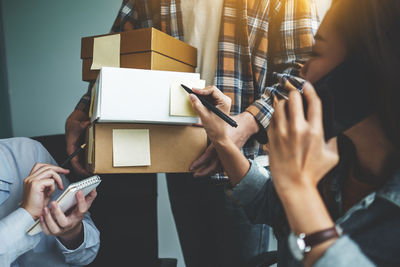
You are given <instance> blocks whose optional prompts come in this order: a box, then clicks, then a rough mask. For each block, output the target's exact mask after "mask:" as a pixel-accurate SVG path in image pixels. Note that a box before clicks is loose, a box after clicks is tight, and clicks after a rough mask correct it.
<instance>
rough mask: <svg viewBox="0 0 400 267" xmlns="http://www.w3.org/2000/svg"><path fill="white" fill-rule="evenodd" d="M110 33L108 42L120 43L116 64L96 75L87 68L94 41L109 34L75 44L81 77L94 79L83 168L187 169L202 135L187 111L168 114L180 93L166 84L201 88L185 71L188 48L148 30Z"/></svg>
mask: <svg viewBox="0 0 400 267" xmlns="http://www.w3.org/2000/svg"><path fill="white" fill-rule="evenodd" d="M118 35H119V36H115V35H112V36H111V37H112V38H115V37H117V38H120V39H119V40H118V42H120V45H119V46H120V47H119V51H117V54H118V55H119V56H120V58H119V60H120V61H119V66H112V67H107V65H105V66H100V67H101V70H97V69H93V66H94V65H95V64H94V63H95V62H96V61H97V60H96V59H95V58H93V57H94V54H96V53H95V50H96V45H95V43H96V42H97V41H98V40H101V38H104V37H106V38H107V37H108V36H110V35H103V36H94V37H86V38H83V39H82V53H81V58H82V60H83V64H82V79H83V80H85V81H93V80H96V82H95V83H94V86H93V88H92V102H91V107H90V112H89V113H90V115H91V119H92V122H93V123H92V126H91V127H89V129H88V132H87V141H88V149H87V168H88V169H89V170H90V171H92V172H94V173H157V172H189V166H190V164H191V163H192V162H193V160H195V159H196V158H197V157H198V156H199V155H200V154H201V153H202V152H203V151H204V149H205V148H206V145H207V136H206V133H205V131H204V129H202V128H200V127H195V126H191V125H192V124H193V123H196V122H197V121H198V118H197V116H195V114H180V113H179V110H178V111H176V110H173V107H174V106H175V107H177V106H178V107H179V108H180V107H181V105H180V104H182V101H183V100H182V99H180V100H179V101H181V102H176V98H177V97H178V96H179V94H181V91H179V90H178V91H177V92H175V91H173V90H177V89H173V87H174V86H175V87H176V86H177V84H178V85H179V83H187V84H189V86H190V85H191V86H193V87H202V86H204V81H201V80H200V77H199V75H198V74H195V73H193V72H194V70H195V67H196V60H197V51H196V49H195V48H194V47H191V46H189V45H187V44H185V43H183V42H181V41H179V40H176V39H175V38H172V37H171V36H169V35H167V34H164V33H162V32H160V31H158V30H155V29H153V28H149V29H140V30H134V31H129V32H123V33H120V34H118ZM97 38H100V39H97ZM96 39H97V40H96ZM110 53H114V54H115V51H111V52H110ZM97 67H98V68H99V66H97ZM116 67H121V68H116ZM128 68H133V69H128ZM152 70H159V71H152ZM165 70H167V71H165ZM182 91H183V90H182ZM174 92H175V93H174ZM174 94H177V95H176V96H174ZM180 97H182V96H180ZM178 98H179V97H178ZM185 101H187V100H185ZM186 104H187V103H186ZM174 112H175V113H174Z"/></svg>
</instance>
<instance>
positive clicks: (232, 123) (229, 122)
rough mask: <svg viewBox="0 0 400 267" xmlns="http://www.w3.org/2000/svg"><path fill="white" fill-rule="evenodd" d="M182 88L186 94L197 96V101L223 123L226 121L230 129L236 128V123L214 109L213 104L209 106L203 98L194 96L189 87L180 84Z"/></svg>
mask: <svg viewBox="0 0 400 267" xmlns="http://www.w3.org/2000/svg"><path fill="white" fill-rule="evenodd" d="M181 86H182V88H183V89H185V91H186V92H188V93H189V94H194V95H195V96H197V97H198V98H199V100H200V101H201V103H202V104H203V105H204V106H205V107H206V108H208V109H209V110H210V111H212V112H214V113H215V115H217V116H218V117H220V118H221V119H223V120H224V121H226V122H227V123H228V124H229V125H230V126H232V127H235V128H236V127H238V125H237V123H236V121H234V120H232V119H231V118H230V117H229V116H228V115H226V114H225V113H223V112H222V111H221V110H219V109H218V108H217V107H215V106H214V105H213V104H211V103H210V102H208V101H207V100H205V99H204V98H203V96H201V95H198V94H196V93H195V92H193V91H192V89H190V88H189V87H187V86H185V85H183V84H181Z"/></svg>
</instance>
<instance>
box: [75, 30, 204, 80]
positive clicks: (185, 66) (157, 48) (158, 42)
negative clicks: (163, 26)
mask: <svg viewBox="0 0 400 267" xmlns="http://www.w3.org/2000/svg"><path fill="white" fill-rule="evenodd" d="M117 34H120V35H121V48H120V54H121V56H120V67H121V68H137V69H151V70H167V71H181V72H195V69H196V66H197V49H196V48H194V47H192V46H190V45H188V44H186V43H184V42H182V41H179V40H177V39H175V38H173V37H171V36H169V35H168V34H166V33H163V32H161V31H159V30H156V29H154V28H146V29H138V30H132V31H126V32H121V33H117ZM100 36H105V35H99V36H91V37H85V38H82V49H81V59H82V80H84V81H94V80H96V78H97V75H98V73H99V71H98V70H90V67H91V65H92V59H93V39H94V38H95V37H100Z"/></svg>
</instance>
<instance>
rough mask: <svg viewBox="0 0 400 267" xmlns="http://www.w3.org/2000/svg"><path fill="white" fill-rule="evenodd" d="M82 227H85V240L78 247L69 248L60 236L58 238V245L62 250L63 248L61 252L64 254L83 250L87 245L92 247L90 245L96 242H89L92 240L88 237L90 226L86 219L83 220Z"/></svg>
mask: <svg viewBox="0 0 400 267" xmlns="http://www.w3.org/2000/svg"><path fill="white" fill-rule="evenodd" d="M82 228H83V242H82V244H80V245H79V247H77V248H76V249H69V248H67V247H66V246H64V244H63V243H62V242H61V241H60V240H59V239H58V238H56V240H57V245H58V247H59V248H60V250H61V252H62V253H63V254H73V253H77V252H80V251H83V250H84V249H86V248H87V247H90V246H92V245H94V244H89V243H90V241H89V238H88V236H89V234H88V230H87V228H88V226H87V223H86V222H85V221H84V220H82Z"/></svg>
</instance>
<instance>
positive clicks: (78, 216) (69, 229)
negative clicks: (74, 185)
mask: <svg viewBox="0 0 400 267" xmlns="http://www.w3.org/2000/svg"><path fill="white" fill-rule="evenodd" d="M96 196H97V192H96V189H94V190H93V191H92V192H90V193H89V194H88V195H87V196H86V197H85V196H84V195H83V192H82V191H78V192H77V193H76V195H75V197H76V200H77V205H76V206H75V207H74V208H73V209H72V210H71V211H70V212H67V214H68V215H65V214H64V212H62V210H61V209H60V207H59V206H58V204H57V202H55V201H53V202H51V203H50V209H49V208H47V207H46V208H44V214H43V215H42V216H40V226H41V227H42V230H43V232H44V233H45V234H46V235H54V236H57V237H58V238H59V239H60V241H61V242H62V243H63V244H64V245H65V246H66V247H67V248H68V249H75V248H77V247H79V245H80V244H81V243H82V242H83V225H82V220H83V218H84V217H85V214H86V212H87V211H88V210H89V208H90V206H91V205H92V203H93V201H94V199H95V198H96Z"/></svg>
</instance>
